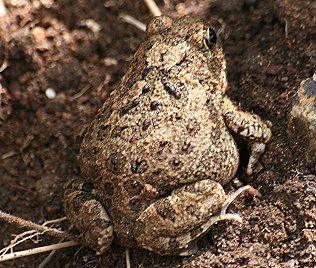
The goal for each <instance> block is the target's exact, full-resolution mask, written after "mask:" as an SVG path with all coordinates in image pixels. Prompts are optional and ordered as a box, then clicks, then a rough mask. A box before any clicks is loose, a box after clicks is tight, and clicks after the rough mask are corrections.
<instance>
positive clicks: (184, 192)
mask: <svg viewBox="0 0 316 268" xmlns="http://www.w3.org/2000/svg"><path fill="white" fill-rule="evenodd" d="M226 198H227V196H226V194H225V192H224V190H223V188H222V186H221V185H220V184H218V183H217V182H215V181H212V180H202V181H198V182H194V183H192V184H190V185H185V186H182V187H181V188H179V189H176V190H174V191H173V192H172V193H171V195H170V196H168V197H165V198H161V199H159V200H157V201H156V202H155V203H153V204H151V205H150V206H149V207H148V208H147V209H146V210H145V211H143V212H142V213H141V214H140V216H139V218H138V219H137V221H136V228H135V237H136V240H137V242H138V246H140V247H143V248H146V249H148V250H151V251H154V252H156V253H159V254H161V255H191V254H194V253H195V251H196V250H195V249H194V248H192V245H193V243H194V241H195V240H196V239H198V238H199V237H200V236H202V235H203V234H205V233H206V232H207V231H208V230H209V229H210V227H211V226H212V225H213V224H214V223H215V222H217V221H221V220H236V221H241V218H240V217H239V216H237V215H233V214H225V215H218V212H219V211H220V210H221V208H222V205H223V203H224V202H225V200H226Z"/></svg>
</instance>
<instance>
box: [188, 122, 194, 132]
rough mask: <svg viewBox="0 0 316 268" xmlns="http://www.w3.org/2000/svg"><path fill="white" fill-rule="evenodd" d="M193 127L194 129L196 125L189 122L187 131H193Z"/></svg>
mask: <svg viewBox="0 0 316 268" xmlns="http://www.w3.org/2000/svg"><path fill="white" fill-rule="evenodd" d="M193 129H194V125H193V124H191V123H189V124H188V125H187V131H188V132H191V131H192V130H193Z"/></svg>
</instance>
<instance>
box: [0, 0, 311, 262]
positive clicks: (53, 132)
mask: <svg viewBox="0 0 316 268" xmlns="http://www.w3.org/2000/svg"><path fill="white" fill-rule="evenodd" d="M4 2H5V4H6V6H7V11H8V13H7V16H6V17H5V18H4V19H3V18H2V21H1V24H0V25H1V27H2V29H1V36H0V65H2V61H4V59H6V60H7V62H8V67H7V68H5V70H4V71H2V72H1V73H0V83H1V86H2V87H0V94H1V95H0V96H1V99H0V100H1V102H0V184H1V190H0V209H1V210H4V211H6V212H9V213H11V214H13V215H17V216H20V217H23V218H25V219H29V220H32V221H34V222H37V223H43V222H44V221H45V220H49V219H56V218H59V217H63V216H64V212H63V205H62V187H63V183H64V182H65V180H66V178H67V176H68V175H75V174H78V173H79V167H78V163H77V161H76V156H77V154H78V150H79V146H80V141H81V139H82V133H83V130H84V129H85V127H86V126H87V124H89V122H90V121H91V119H92V118H93V115H94V114H96V112H97V110H98V108H99V107H100V106H101V104H102V102H103V101H104V100H105V99H106V98H107V97H108V95H109V92H110V91H111V90H114V89H115V85H116V84H117V82H118V81H119V79H120V77H122V75H123V74H124V72H125V70H126V67H127V64H128V61H129V59H130V58H131V55H132V54H133V52H134V51H135V49H136V48H137V46H138V44H139V43H140V42H141V41H142V39H143V38H144V33H143V32H141V31H139V30H137V29H135V28H134V27H133V26H131V25H129V24H127V23H125V22H123V21H122V20H121V19H120V17H119V16H120V14H128V15H131V16H133V17H135V18H137V19H139V20H141V21H143V22H147V21H148V20H149V19H150V17H151V15H150V13H149V11H148V10H147V8H146V7H145V5H144V3H143V1H132V0H129V1H128V0H126V1H123V0H119V1H114V0H113V1H111V0H107V1H97V0H90V1H88V0H79V1H75V0H56V1H52V0H37V1H30V0H19V1H15V0H5V1H4ZM157 2H158V4H159V6H160V7H162V10H163V13H164V14H167V15H172V16H179V15H183V14H194V15H200V16H203V17H205V18H207V17H209V16H211V15H212V16H216V17H218V18H220V19H221V20H222V23H223V25H224V26H225V37H224V40H223V41H224V48H225V52H226V55H227V59H228V79H229V86H230V89H229V93H228V94H229V95H230V97H231V98H232V99H234V100H235V101H237V102H239V103H240V105H241V106H242V107H243V108H244V109H245V110H248V111H254V112H255V113H257V114H259V115H260V116H261V117H262V118H264V119H267V120H270V121H271V122H272V123H273V128H272V130H273V134H274V138H273V140H272V142H271V143H270V144H269V145H268V147H267V151H266V153H265V154H264V155H263V156H262V157H261V159H260V163H259V164H258V165H257V166H256V169H255V172H254V174H253V175H252V176H251V178H247V177H246V176H245V175H244V168H245V164H246V161H247V157H248V153H247V150H246V146H245V143H244V142H242V141H240V142H239V143H240V154H241V159H242V161H241V166H240V169H239V171H238V173H237V175H236V177H237V178H238V179H239V180H240V181H241V182H242V183H243V184H248V183H249V184H251V185H252V186H254V187H255V188H257V189H258V190H259V191H260V192H261V194H262V197H261V198H254V199H249V198H248V199H247V198H245V197H241V198H239V199H238V201H236V202H235V203H234V205H232V206H231V207H230V211H231V212H235V213H238V214H239V215H240V216H242V217H243V220H244V222H243V224H235V223H234V224H232V223H220V224H217V225H216V226H214V228H212V230H211V231H210V232H209V233H208V234H207V235H206V236H205V237H203V238H202V239H201V240H200V241H199V243H198V245H199V249H200V250H199V252H198V253H197V254H196V255H194V256H191V257H187V258H180V257H162V256H158V255H156V254H153V253H149V252H147V251H145V250H141V249H132V250H131V251H130V254H131V264H132V267H282V268H285V267H316V179H315V161H309V162H306V161H305V159H304V155H305V154H304V151H305V150H307V149H308V148H307V147H306V144H305V143H304V142H300V139H295V142H294V140H291V139H290V138H289V137H293V135H289V132H291V129H290V128H288V113H289V111H290V109H291V106H292V104H291V102H292V98H293V95H294V94H295V91H296V89H297V87H298V86H299V83H300V82H301V81H302V80H303V79H306V78H308V77H311V76H312V75H313V73H314V71H315V70H316V31H315V28H316V25H315V19H312V18H311V17H313V14H315V12H314V11H315V9H316V8H315V3H314V1H313V0H310V1H307V0H306V1H290V0H288V1H286V0H278V1H272V0H266V1H259V0H258V1H256V0H223V1H211V0H200V1H194V0H186V1H172V0H169V1H167V0H165V1H157ZM274 2H276V3H274ZM298 2H299V3H300V4H297V3H298ZM135 3H136V4H135ZM181 3H182V4H181ZM183 3H184V4H183ZM95 22H96V23H97V25H96V24H95ZM98 25H99V26H100V31H99V32H98V31H97V30H98V29H97V27H96V26H98ZM3 48H6V49H7V50H3ZM47 88H52V89H54V90H55V92H56V94H57V95H56V97H55V98H53V99H49V98H48V97H47V96H46V93H45V92H46V89H47ZM300 134H301V135H304V134H302V133H300ZM237 186H238V185H236V183H231V184H229V185H227V186H226V190H227V192H229V191H233V190H234V189H235V188H236V187H237ZM60 227H61V228H62V229H64V230H67V229H68V228H69V224H68V223H67V222H64V223H63V224H62V225H61V226H60ZM23 231H25V229H21V228H17V227H16V226H12V225H9V224H7V223H5V222H3V221H1V228H0V247H4V246H6V245H7V244H8V243H9V241H10V240H11V239H12V235H13V234H18V233H21V232H23ZM56 242H58V240H56V239H54V238H51V237H48V236H42V237H41V241H40V242H39V243H38V244H36V245H34V244H33V243H31V242H28V243H25V244H23V245H22V246H19V247H17V249H25V248H31V247H34V246H39V245H47V244H52V243H56ZM124 251H125V249H124V248H122V247H119V246H116V245H113V247H112V249H111V250H110V251H109V252H108V253H107V254H105V255H104V256H101V257H96V256H95V255H94V252H93V251H92V250H90V249H88V248H86V247H84V248H81V249H80V248H79V247H78V246H77V247H73V248H69V249H64V250H60V251H58V252H56V253H55V254H54V255H53V257H52V258H51V259H50V261H49V262H48V264H46V265H45V267H124V266H125V255H124ZM47 255H48V254H40V255H35V256H32V257H26V258H22V259H17V260H13V261H8V262H6V263H3V264H0V267H38V265H39V264H40V263H41V262H42V261H43V260H44V259H45V258H46V256H47Z"/></svg>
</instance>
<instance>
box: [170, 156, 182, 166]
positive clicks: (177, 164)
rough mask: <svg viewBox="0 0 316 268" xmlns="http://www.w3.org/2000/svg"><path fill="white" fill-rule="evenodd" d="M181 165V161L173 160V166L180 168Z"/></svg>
mask: <svg viewBox="0 0 316 268" xmlns="http://www.w3.org/2000/svg"><path fill="white" fill-rule="evenodd" d="M180 164H181V162H180V160H179V159H178V158H175V159H173V160H172V165H174V166H175V167H177V166H179V165H180Z"/></svg>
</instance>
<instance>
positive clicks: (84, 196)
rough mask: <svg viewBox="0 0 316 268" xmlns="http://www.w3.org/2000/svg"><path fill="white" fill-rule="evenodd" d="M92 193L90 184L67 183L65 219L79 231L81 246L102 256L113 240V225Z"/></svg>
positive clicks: (72, 181)
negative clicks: (87, 247) (85, 246)
mask: <svg viewBox="0 0 316 268" xmlns="http://www.w3.org/2000/svg"><path fill="white" fill-rule="evenodd" d="M93 192H94V189H93V187H91V184H90V183H84V182H82V181H80V180H76V179H73V180H71V181H69V182H68V183H67V184H66V186H65V193H64V208H65V213H66V215H67V218H68V219H69V220H70V222H71V223H73V224H74V225H75V227H76V228H78V229H79V231H80V233H81V235H80V238H81V240H82V242H83V244H85V245H87V246H89V247H91V248H93V249H94V250H96V251H97V254H102V253H104V252H105V251H106V250H107V249H108V248H109V247H110V245H111V243H112V241H113V239H114V234H113V225H112V222H111V219H110V217H109V215H108V213H107V212H106V210H105V209H104V208H103V206H102V204H101V203H100V202H99V201H97V200H96V199H95V195H94V193H93Z"/></svg>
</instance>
